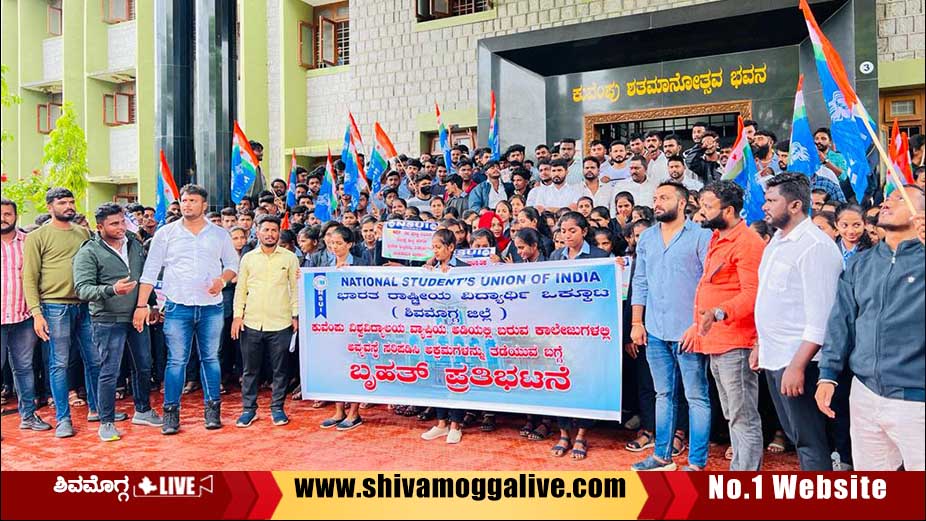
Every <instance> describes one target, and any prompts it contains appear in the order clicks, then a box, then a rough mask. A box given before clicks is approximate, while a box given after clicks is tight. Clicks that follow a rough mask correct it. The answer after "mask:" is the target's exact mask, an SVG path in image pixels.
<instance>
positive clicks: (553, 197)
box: [527, 159, 581, 212]
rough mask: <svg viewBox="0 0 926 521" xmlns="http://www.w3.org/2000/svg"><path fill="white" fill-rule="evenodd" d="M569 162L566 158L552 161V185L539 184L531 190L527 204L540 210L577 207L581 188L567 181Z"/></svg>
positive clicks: (552, 210) (573, 208)
mask: <svg viewBox="0 0 926 521" xmlns="http://www.w3.org/2000/svg"><path fill="white" fill-rule="evenodd" d="M566 165H567V162H566V160H565V159H556V160H553V161H551V162H550V166H551V171H550V172H551V177H552V179H553V183H552V184H551V185H550V186H538V187H537V188H534V189H533V190H531V193H530V195H528V197H527V205H528V206H533V207H534V208H536V209H537V211H538V212H542V211H544V210H549V211H551V212H556V211H557V210H559V209H560V208H567V207H568V208H570V209H572V210H575V209H576V203H577V202H578V200H579V197H581V195H579V190H578V189H577V188H576V187H575V186H570V185H569V184H567V183H566V176H567V173H566V169H567V166H566Z"/></svg>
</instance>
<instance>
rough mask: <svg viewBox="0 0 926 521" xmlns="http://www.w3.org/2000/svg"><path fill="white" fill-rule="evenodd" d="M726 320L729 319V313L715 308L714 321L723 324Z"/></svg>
mask: <svg viewBox="0 0 926 521" xmlns="http://www.w3.org/2000/svg"><path fill="white" fill-rule="evenodd" d="M726 319H727V313H726V312H725V311H724V310H722V309H720V308H714V320H716V321H717V322H723V321H724V320H726Z"/></svg>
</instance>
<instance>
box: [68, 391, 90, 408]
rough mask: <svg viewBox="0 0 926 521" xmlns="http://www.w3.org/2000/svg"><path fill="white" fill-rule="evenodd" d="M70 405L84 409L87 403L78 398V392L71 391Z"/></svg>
mask: <svg viewBox="0 0 926 521" xmlns="http://www.w3.org/2000/svg"><path fill="white" fill-rule="evenodd" d="M68 405H70V406H71V407H84V406H85V405H87V402H86V401H84V400H83V399H81V397H80V396H78V394H77V391H71V392H69V393H68Z"/></svg>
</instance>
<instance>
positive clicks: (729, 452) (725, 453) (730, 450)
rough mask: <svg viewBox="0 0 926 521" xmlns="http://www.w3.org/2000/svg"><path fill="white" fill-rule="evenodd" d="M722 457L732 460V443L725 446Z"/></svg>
mask: <svg viewBox="0 0 926 521" xmlns="http://www.w3.org/2000/svg"><path fill="white" fill-rule="evenodd" d="M723 459H726V460H732V459H733V445H730V446H729V447H727V451H726V452H724V453H723Z"/></svg>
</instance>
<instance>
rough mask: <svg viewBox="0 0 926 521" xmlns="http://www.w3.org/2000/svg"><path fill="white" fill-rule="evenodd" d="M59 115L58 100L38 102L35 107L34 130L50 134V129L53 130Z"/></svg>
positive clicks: (59, 105)
mask: <svg viewBox="0 0 926 521" xmlns="http://www.w3.org/2000/svg"><path fill="white" fill-rule="evenodd" d="M60 117H61V103H60V102H56V101H49V102H48V103H39V104H38V105H36V107H35V130H36V131H37V132H38V133H39V134H51V131H52V130H55V124H57V123H58V118H60Z"/></svg>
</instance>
